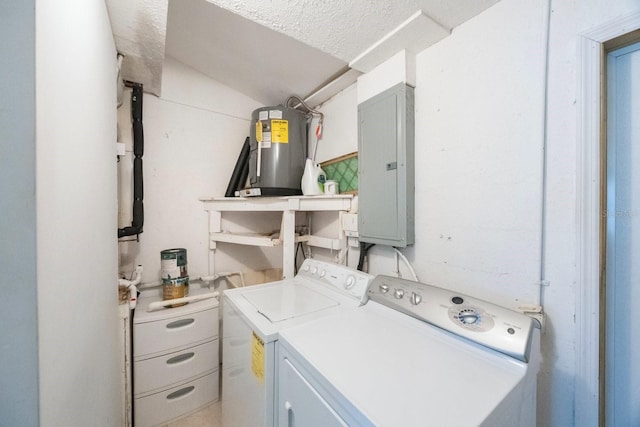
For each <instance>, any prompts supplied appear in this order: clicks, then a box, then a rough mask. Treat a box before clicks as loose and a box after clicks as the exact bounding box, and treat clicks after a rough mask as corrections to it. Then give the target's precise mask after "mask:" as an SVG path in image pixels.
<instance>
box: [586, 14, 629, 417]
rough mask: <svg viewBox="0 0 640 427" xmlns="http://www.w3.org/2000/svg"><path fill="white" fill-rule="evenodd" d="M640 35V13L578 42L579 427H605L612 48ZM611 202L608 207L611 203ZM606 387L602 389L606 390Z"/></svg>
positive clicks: (604, 25) (597, 30) (609, 24)
mask: <svg viewBox="0 0 640 427" xmlns="http://www.w3.org/2000/svg"><path fill="white" fill-rule="evenodd" d="M638 29H640V11H638V12H635V13H633V14H629V15H626V16H623V17H620V18H618V19H615V20H613V21H610V22H607V23H605V24H603V25H601V26H599V27H597V28H595V29H593V30H591V31H589V32H587V33H583V34H580V35H579V37H578V39H579V40H578V42H579V44H578V55H579V58H578V67H579V70H578V99H579V101H578V108H579V110H578V150H577V154H578V162H577V186H578V188H577V197H576V202H577V207H576V213H577V223H578V227H579V230H578V241H577V251H578V253H577V254H576V255H577V256H576V261H577V263H576V264H577V265H576V267H577V286H576V375H575V386H574V387H575V406H574V414H575V425H580V426H595V425H598V424H600V425H603V424H604V411H602V410H601V408H602V407H603V405H604V400H603V399H601V397H603V396H601V394H602V393H601V390H602V389H601V381H600V379H601V376H600V372H601V368H602V367H601V363H603V361H604V358H603V354H602V353H601V352H602V351H603V345H602V343H601V337H602V335H601V330H602V327H603V324H604V316H603V314H602V313H603V311H602V310H603V309H604V307H603V306H602V307H601V304H600V301H601V295H602V292H603V290H604V289H603V286H604V281H603V278H604V271H603V268H602V266H601V265H602V264H601V263H602V261H603V260H602V255H603V251H602V249H601V248H604V247H605V246H604V244H605V241H604V238H605V236H604V233H603V232H602V230H601V226H602V225H601V224H602V220H601V219H602V215H601V212H603V211H604V209H603V205H602V202H603V197H602V196H603V187H602V184H603V177H606V175H603V174H604V173H606V168H605V166H606V163H605V162H606V156H605V154H604V153H605V152H603V149H604V148H606V145H605V143H606V103H605V101H606V100H605V98H604V96H603V95H604V93H605V92H604V91H605V85H606V75H605V69H606V68H605V65H606V55H605V51H606V50H607V49H610V48H611V46H609V45H608V44H607V43H609V44H610V43H611V42H612V41H613V40H614V39H616V40H621V39H623V36H624V35H625V34H628V33H632V32H634V31H637V30H638ZM605 202H606V201H605ZM603 384H604V383H602V385H603Z"/></svg>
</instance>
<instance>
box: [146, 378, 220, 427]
mask: <svg viewBox="0 0 640 427" xmlns="http://www.w3.org/2000/svg"><path fill="white" fill-rule="evenodd" d="M216 400H218V371H215V372H212V373H211V374H209V375H205V376H203V377H200V378H198V379H196V380H193V381H191V382H188V383H187V384H184V385H181V386H178V387H174V388H170V389H169V390H165V391H163V392H160V393H156V394H152V395H150V396H146V397H141V398H137V399H135V407H134V408H135V414H134V419H135V425H136V427H148V426H156V425H158V424H162V423H166V422H167V421H172V420H175V419H177V418H180V417H181V416H183V415H187V414H189V413H191V412H193V411H195V410H198V409H200V408H202V407H204V406H206V405H208V404H210V403H212V402H215V401H216Z"/></svg>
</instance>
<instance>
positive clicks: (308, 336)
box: [276, 276, 540, 427]
mask: <svg viewBox="0 0 640 427" xmlns="http://www.w3.org/2000/svg"><path fill="white" fill-rule="evenodd" d="M367 296H368V301H367V303H366V304H365V305H363V306H361V307H359V308H358V309H357V310H352V311H349V312H345V313H341V314H338V315H336V316H331V317H326V318H322V319H318V320H316V321H313V322H309V323H306V324H304V325H300V326H297V327H295V328H291V329H287V330H285V331H283V332H282V333H281V334H280V340H279V343H278V346H279V350H278V367H279V369H278V372H279V381H278V398H277V402H276V406H277V408H278V409H277V415H276V417H277V422H278V425H279V426H282V427H285V426H286V427H291V426H305V427H316V426H317V427H321V426H322V427H329V426H350V427H354V426H377V427H396V426H403V427H412V426H415V427H418V426H420V427H423V426H438V427H446V426H518V427H523V426H530V427H533V426H535V425H536V377H537V373H538V371H539V366H540V350H539V348H540V347H539V346H540V344H539V343H540V330H539V328H538V327H537V326H539V325H538V324H537V321H534V320H533V319H532V318H530V317H528V316H525V315H523V314H520V313H517V312H514V311H511V310H508V309H506V308H503V307H499V306H497V305H494V304H491V303H489V302H486V301H482V300H479V299H476V298H472V297H469V296H466V295H462V294H459V293H455V292H450V291H447V290H444V289H440V288H437V287H432V286H429V285H426V284H422V283H417V282H411V281H407V280H403V279H398V278H392V277H386V276H378V277H376V279H375V280H374V281H373V282H372V283H371V286H370V288H369V290H368V291H367Z"/></svg>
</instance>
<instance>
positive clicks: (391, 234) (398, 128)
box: [358, 83, 415, 247]
mask: <svg viewBox="0 0 640 427" xmlns="http://www.w3.org/2000/svg"><path fill="white" fill-rule="evenodd" d="M414 134H415V131H414V100H413V88H412V87H411V86H408V85H406V84H404V83H401V84H399V85H396V86H394V87H392V88H390V89H387V90H386V91H384V92H382V93H380V94H378V95H376V96H374V97H373V98H371V99H368V100H367V101H365V102H363V103H362V104H360V105H358V163H359V164H358V170H359V172H358V199H359V210H358V235H359V240H360V241H361V242H369V243H376V244H382V245H389V246H398V247H406V246H407V245H412V244H413V243H414V159H413V157H414Z"/></svg>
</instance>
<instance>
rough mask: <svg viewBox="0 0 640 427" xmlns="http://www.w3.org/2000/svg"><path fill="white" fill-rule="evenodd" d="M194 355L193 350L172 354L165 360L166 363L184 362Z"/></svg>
mask: <svg viewBox="0 0 640 427" xmlns="http://www.w3.org/2000/svg"><path fill="white" fill-rule="evenodd" d="M195 355H196V354H195V353H194V352H191V353H185V354H180V355H178V356H174V357H172V358H171V359H168V360H167V365H175V364H176V363H180V362H186V361H187V360H189V359H193V356H195Z"/></svg>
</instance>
